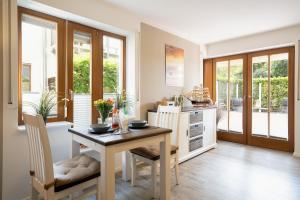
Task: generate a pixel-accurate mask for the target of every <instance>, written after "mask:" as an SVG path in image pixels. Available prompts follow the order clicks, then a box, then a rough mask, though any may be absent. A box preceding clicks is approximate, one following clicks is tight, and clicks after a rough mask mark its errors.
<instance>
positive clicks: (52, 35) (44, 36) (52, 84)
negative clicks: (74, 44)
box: [21, 15, 57, 116]
mask: <svg viewBox="0 0 300 200" xmlns="http://www.w3.org/2000/svg"><path fill="white" fill-rule="evenodd" d="M21 26H22V27H21V28H22V105H23V107H22V111H23V112H28V113H35V111H34V109H33V108H32V106H30V105H29V104H30V103H34V104H39V100H40V98H41V95H42V93H43V92H44V91H47V90H51V91H54V94H55V95H57V94H56V93H57V24H56V23H54V22H50V21H47V20H43V19H40V18H36V17H32V16H29V15H22V24H21ZM53 101H55V102H54V103H56V101H57V98H56V97H55V98H54V100H53ZM56 114H57V107H56V106H55V107H54V108H53V109H52V111H51V112H50V116H56Z"/></svg>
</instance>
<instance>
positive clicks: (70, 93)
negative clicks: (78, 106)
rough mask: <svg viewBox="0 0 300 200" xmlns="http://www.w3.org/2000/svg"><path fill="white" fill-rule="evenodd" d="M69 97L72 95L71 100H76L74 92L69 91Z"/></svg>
mask: <svg viewBox="0 0 300 200" xmlns="http://www.w3.org/2000/svg"><path fill="white" fill-rule="evenodd" d="M69 95H70V100H71V101H73V99H74V92H73V90H71V89H69Z"/></svg>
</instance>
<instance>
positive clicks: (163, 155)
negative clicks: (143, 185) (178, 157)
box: [160, 134, 171, 200]
mask: <svg viewBox="0 0 300 200" xmlns="http://www.w3.org/2000/svg"><path fill="white" fill-rule="evenodd" d="M170 152H171V150H170V134H165V137H164V141H163V142H161V143H160V199H162V200H170V199H171V183H170V182H171V180H170V159H171V158H170V157H171V156H170Z"/></svg>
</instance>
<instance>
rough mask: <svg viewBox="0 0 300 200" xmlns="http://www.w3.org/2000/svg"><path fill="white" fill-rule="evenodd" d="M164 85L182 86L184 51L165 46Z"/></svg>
mask: <svg viewBox="0 0 300 200" xmlns="http://www.w3.org/2000/svg"><path fill="white" fill-rule="evenodd" d="M166 85H167V86H172V87H183V86H184V50H183V49H181V48H177V47H174V46H170V45H166Z"/></svg>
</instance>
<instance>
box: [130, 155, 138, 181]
mask: <svg viewBox="0 0 300 200" xmlns="http://www.w3.org/2000/svg"><path fill="white" fill-rule="evenodd" d="M136 173H137V172H136V157H135V156H134V155H133V154H131V185H132V186H135V185H136Z"/></svg>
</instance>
